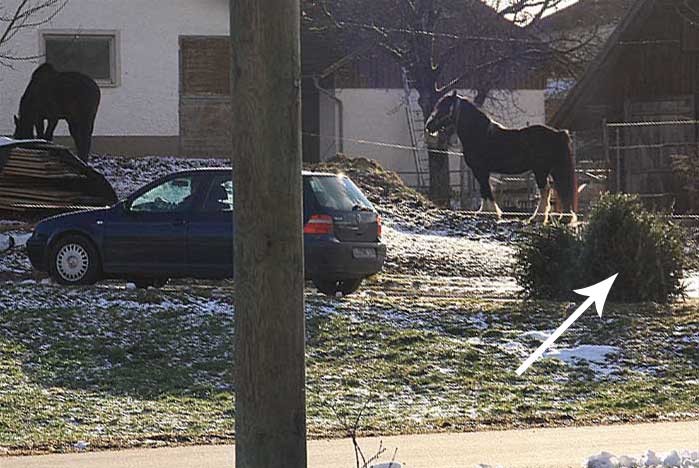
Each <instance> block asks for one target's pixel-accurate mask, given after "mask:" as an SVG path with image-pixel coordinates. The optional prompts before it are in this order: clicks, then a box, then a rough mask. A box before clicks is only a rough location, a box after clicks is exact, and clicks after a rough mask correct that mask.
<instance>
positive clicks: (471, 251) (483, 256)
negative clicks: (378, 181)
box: [383, 226, 518, 292]
mask: <svg viewBox="0 0 699 468" xmlns="http://www.w3.org/2000/svg"><path fill="white" fill-rule="evenodd" d="M383 238H384V242H386V245H387V249H388V254H387V260H386V269H387V270H388V271H390V272H392V273H402V274H416V273H417V274H428V275H435V276H460V277H506V278H507V277H509V275H510V272H511V270H512V265H513V255H514V249H513V248H512V247H511V246H509V245H507V244H506V243H503V242H500V241H497V240H491V239H470V238H468V237H461V236H446V235H438V234H436V233H434V232H431V231H425V232H420V233H416V232H411V231H406V230H402V229H396V228H394V227H391V226H386V227H384V230H383ZM500 286H501V287H502V288H505V289H507V290H508V292H512V290H513V289H514V290H518V287H517V285H516V284H515V283H514V281H513V280H510V279H506V283H505V284H502V283H500Z"/></svg>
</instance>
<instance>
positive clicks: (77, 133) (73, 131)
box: [68, 122, 87, 162]
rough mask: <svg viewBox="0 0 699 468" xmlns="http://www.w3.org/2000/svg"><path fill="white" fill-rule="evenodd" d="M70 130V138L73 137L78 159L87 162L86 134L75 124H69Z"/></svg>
mask: <svg viewBox="0 0 699 468" xmlns="http://www.w3.org/2000/svg"><path fill="white" fill-rule="evenodd" d="M68 129H69V130H70V136H71V137H73V142H74V143H75V151H76V153H78V157H79V158H80V159H81V160H82V161H83V162H87V157H86V155H85V144H84V136H83V135H84V132H83V129H82V127H81V126H80V125H77V124H75V123H74V122H68Z"/></svg>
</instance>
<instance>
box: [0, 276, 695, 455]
mask: <svg viewBox="0 0 699 468" xmlns="http://www.w3.org/2000/svg"><path fill="white" fill-rule="evenodd" d="M232 295H233V290H232V288H231V287H230V285H227V284H225V283H223V284H219V285H217V286H214V287H185V286H175V287H171V288H167V289H164V290H161V291H156V290H149V291H137V290H125V289H123V288H118V287H114V286H106V287H105V286H102V287H93V288H85V289H63V288H59V287H55V286H50V285H33V284H32V285H25V284H11V283H5V284H4V285H3V286H2V289H1V290H0V447H2V448H3V451H4V452H5V453H12V454H19V453H28V452H54V451H70V450H74V445H75V444H76V443H77V442H79V441H84V442H87V443H89V448H90V449H98V448H115V447H133V446H149V445H162V444H166V443H210V442H212V443H216V442H224V441H231V440H232V439H233V437H234V434H233V427H234V417H235V410H234V407H235V402H234V399H233V396H232V389H233V381H232V374H231V368H232V365H231V362H232V359H233V352H232V348H233V343H232V335H233V321H234V316H233V312H232V305H231V302H232ZM569 305H570V304H568V303H564V304H561V303H541V302H521V301H517V300H473V299H469V298H465V296H461V297H444V296H443V295H435V296H434V297H424V296H423V295H420V296H418V295H417V294H415V293H414V292H411V291H410V288H406V289H405V290H402V291H401V290H400V288H394V289H393V290H391V289H390V288H389V290H388V292H386V290H385V288H383V287H382V288H379V287H378V286H377V285H375V286H374V287H370V288H368V289H367V290H365V292H364V293H363V294H359V295H356V296H351V297H349V298H346V299H344V300H331V299H326V298H324V297H322V296H318V295H315V294H311V293H309V294H308V295H307V312H306V316H307V365H308V424H309V433H310V435H311V436H312V437H329V436H341V435H343V429H342V427H341V425H340V424H339V423H338V421H337V418H336V416H335V415H334V414H333V410H332V409H331V407H334V408H335V410H336V411H337V412H338V413H340V415H356V414H357V412H358V411H359V410H360V409H361V408H362V407H363V406H365V405H366V406H367V410H366V416H365V417H363V418H362V429H363V431H362V433H363V434H367V435H368V434H379V433H380V434H391V433H413V432H429V431H462V430H476V429H488V428H493V429H495V428H505V427H508V428H511V427H528V426H540V425H565V424H598V423H614V422H622V421H623V422H625V421H649V420H671V419H689V418H699V404H698V403H697V395H699V375H698V373H697V372H698V371H697V369H699V312H698V310H699V303H697V302H686V303H678V304H676V305H672V306H659V305H654V304H638V305H624V306H622V305H615V304H608V306H607V308H606V310H605V316H604V318H603V319H602V320H600V319H599V318H598V317H597V315H596V314H595V313H594V311H590V312H588V313H586V314H585V315H584V316H583V318H582V319H581V320H580V321H578V322H577V323H576V324H575V325H573V327H572V328H571V329H570V330H569V331H568V332H567V333H566V334H564V336H563V337H562V338H561V340H560V343H559V345H558V349H559V352H560V354H559V357H564V356H567V355H568V354H570V352H571V351H572V354H573V355H574V356H575V355H576V354H575V353H576V352H578V351H580V350H581V349H583V348H581V346H583V345H600V346H599V347H595V346H591V347H590V348H594V349H597V350H599V349H604V350H606V353H607V354H606V359H605V358H604V357H602V358H601V359H599V358H598V359H597V360H596V361H594V362H588V361H584V360H576V359H575V358H568V359H567V360H561V359H559V358H555V357H547V358H544V359H542V360H540V361H538V362H536V363H535V364H534V365H533V366H532V367H531V368H530V369H529V371H527V373H525V374H524V375H523V376H522V377H521V378H520V377H517V376H516V374H515V373H514V370H515V369H516V368H517V367H518V366H519V364H520V363H521V361H522V360H523V359H524V358H525V357H526V356H527V355H528V354H529V353H531V352H532V351H533V350H534V349H535V348H536V347H537V346H538V345H539V344H540V343H541V340H542V339H543V338H542V337H541V336H542V333H541V332H546V331H548V332H550V331H552V330H553V329H555V328H556V327H557V326H558V325H559V324H560V323H561V322H562V321H563V320H564V319H565V317H567V315H568V314H569V313H570V310H569V309H568V307H569ZM527 332H538V333H527ZM601 346H606V347H609V348H601ZM566 353H568V354H566Z"/></svg>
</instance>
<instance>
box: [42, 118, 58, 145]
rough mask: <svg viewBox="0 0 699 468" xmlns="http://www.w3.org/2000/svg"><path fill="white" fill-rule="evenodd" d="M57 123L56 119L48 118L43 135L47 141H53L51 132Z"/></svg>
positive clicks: (54, 129)
mask: <svg viewBox="0 0 699 468" xmlns="http://www.w3.org/2000/svg"><path fill="white" fill-rule="evenodd" d="M57 125H58V119H53V118H50V119H49V124H48V125H47V126H46V133H45V134H44V136H45V137H46V139H47V140H48V141H53V132H55V131H56V126H57Z"/></svg>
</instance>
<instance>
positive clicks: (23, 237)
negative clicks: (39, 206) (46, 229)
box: [12, 232, 32, 248]
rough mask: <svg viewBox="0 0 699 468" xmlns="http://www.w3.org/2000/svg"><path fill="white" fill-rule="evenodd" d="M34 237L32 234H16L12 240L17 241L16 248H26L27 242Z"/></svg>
mask: <svg viewBox="0 0 699 468" xmlns="http://www.w3.org/2000/svg"><path fill="white" fill-rule="evenodd" d="M30 237H32V233H31V232H24V233H21V234H16V235H14V236H12V238H13V239H14V240H15V248H17V247H26V245H27V241H28V240H29V238H30Z"/></svg>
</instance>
